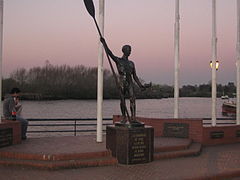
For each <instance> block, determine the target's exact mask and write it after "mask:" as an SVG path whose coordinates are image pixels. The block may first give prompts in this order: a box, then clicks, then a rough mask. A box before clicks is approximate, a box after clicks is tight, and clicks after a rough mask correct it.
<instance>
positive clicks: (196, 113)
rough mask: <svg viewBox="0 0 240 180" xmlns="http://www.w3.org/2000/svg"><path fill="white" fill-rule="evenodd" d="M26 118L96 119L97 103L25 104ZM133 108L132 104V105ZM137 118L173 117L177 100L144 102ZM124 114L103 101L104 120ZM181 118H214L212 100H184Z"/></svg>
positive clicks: (116, 102)
mask: <svg viewBox="0 0 240 180" xmlns="http://www.w3.org/2000/svg"><path fill="white" fill-rule="evenodd" d="M223 101H224V100H222V99H217V117H219V118H220V117H222V114H221V106H222V103H223ZM22 105H23V107H24V108H23V114H22V115H23V117H25V118H96V114H97V102H96V100H57V101H22ZM128 105H129V104H128ZM136 105H137V116H141V117H153V118H172V117H173V107H174V106H173V105H174V99H173V98H166V99H144V100H142V99H140V100H137V101H136ZM116 114H120V107H119V100H104V101H103V117H104V118H109V117H110V118H111V117H112V115H116ZM179 117H180V118H210V117H211V98H180V100H179Z"/></svg>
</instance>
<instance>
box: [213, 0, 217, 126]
mask: <svg viewBox="0 0 240 180" xmlns="http://www.w3.org/2000/svg"><path fill="white" fill-rule="evenodd" d="M216 34H217V30H216V0H212V67H216V59H217V35H216ZM216 82H217V80H216V68H212V126H216V121H217V118H216V102H217V83H216Z"/></svg>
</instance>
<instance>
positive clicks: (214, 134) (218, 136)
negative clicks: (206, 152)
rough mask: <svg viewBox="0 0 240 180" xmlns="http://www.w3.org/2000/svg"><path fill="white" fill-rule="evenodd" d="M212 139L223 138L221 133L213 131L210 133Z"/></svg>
mask: <svg viewBox="0 0 240 180" xmlns="http://www.w3.org/2000/svg"><path fill="white" fill-rule="evenodd" d="M210 136H211V138H212V139H221V138H223V137H224V132H223V131H214V132H211V133H210Z"/></svg>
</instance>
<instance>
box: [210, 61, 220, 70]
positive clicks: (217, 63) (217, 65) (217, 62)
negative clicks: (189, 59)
mask: <svg viewBox="0 0 240 180" xmlns="http://www.w3.org/2000/svg"><path fill="white" fill-rule="evenodd" d="M212 66H213V65H212V61H210V67H211V68H212ZM218 68H219V61H216V70H218Z"/></svg>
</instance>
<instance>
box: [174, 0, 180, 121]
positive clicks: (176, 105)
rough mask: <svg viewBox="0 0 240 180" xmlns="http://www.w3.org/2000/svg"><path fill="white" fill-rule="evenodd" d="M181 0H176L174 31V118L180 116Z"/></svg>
mask: <svg viewBox="0 0 240 180" xmlns="http://www.w3.org/2000/svg"><path fill="white" fill-rule="evenodd" d="M179 21H180V15H179V0H176V1H175V25H174V29H175V33H174V60H175V68H174V118H178V110H179V31H180V23H179Z"/></svg>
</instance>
